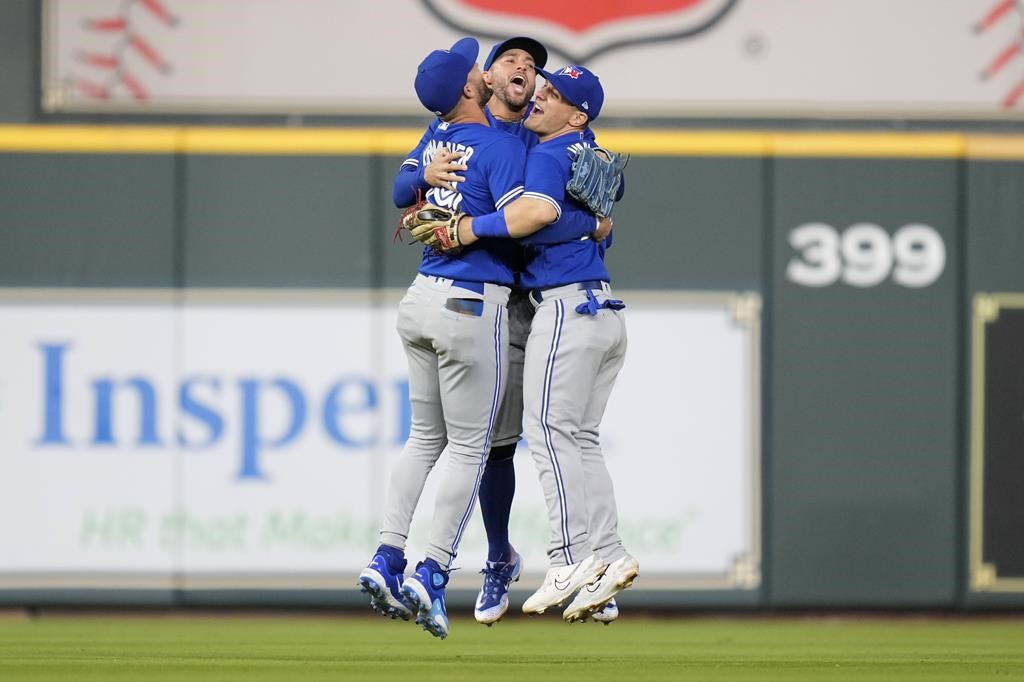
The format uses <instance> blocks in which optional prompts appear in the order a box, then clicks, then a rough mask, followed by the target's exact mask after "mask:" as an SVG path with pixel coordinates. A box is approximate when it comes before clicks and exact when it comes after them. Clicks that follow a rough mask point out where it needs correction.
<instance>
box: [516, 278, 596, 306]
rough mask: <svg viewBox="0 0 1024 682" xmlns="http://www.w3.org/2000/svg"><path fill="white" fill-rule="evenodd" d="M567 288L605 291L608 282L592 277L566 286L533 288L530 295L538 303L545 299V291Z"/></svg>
mask: <svg viewBox="0 0 1024 682" xmlns="http://www.w3.org/2000/svg"><path fill="white" fill-rule="evenodd" d="M566 288H575V289H576V290H578V291H587V290H588V289H591V290H594V291H604V290H605V289H607V288H608V282H604V281H602V280H599V279H591V280H587V281H586V282H575V283H573V284H566V285H565V286H558V287H548V288H547V289H533V290H531V291H530V296H532V297H533V300H535V301H537V303H540V302H541V301H543V300H544V292H545V291H554V290H555V289H566Z"/></svg>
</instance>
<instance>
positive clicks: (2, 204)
mask: <svg viewBox="0 0 1024 682" xmlns="http://www.w3.org/2000/svg"><path fill="white" fill-rule="evenodd" d="M173 221H174V159H173V158H172V157H170V156H156V155H149V154H144V155H143V154H124V155H121V154H103V155H89V154H76V155H70V154H0V286H61V287H167V286H174V284H175V277H174V271H175V266H174V259H175V248H174V240H173Z"/></svg>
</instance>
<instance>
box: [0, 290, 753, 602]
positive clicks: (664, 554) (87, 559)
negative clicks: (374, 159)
mask: <svg viewBox="0 0 1024 682" xmlns="http://www.w3.org/2000/svg"><path fill="white" fill-rule="evenodd" d="M55 295H57V294H55ZM247 296H248V300H252V301H255V295H248V294H247ZM236 298H237V297H236ZM193 299H194V300H193ZM626 299H627V303H628V306H629V307H628V308H627V315H628V324H629V333H630V350H629V355H628V358H627V362H626V366H625V368H624V369H623V371H622V373H621V375H620V379H619V382H618V384H617V387H616V389H615V392H614V393H613V395H612V399H611V403H610V405H609V407H608V414H607V418H606V421H605V424H604V425H603V428H602V438H603V442H604V445H605V455H606V458H607V462H608V467H609V469H610V470H611V473H612V476H613V478H614V480H615V484H616V492H617V500H618V506H619V512H620V525H621V528H620V530H621V532H622V535H623V537H624V539H625V541H626V543H627V546H628V547H629V549H630V551H631V552H632V553H633V554H635V555H636V556H637V557H639V558H640V561H641V565H642V566H643V569H644V572H645V573H644V575H645V577H647V578H648V579H647V580H645V581H644V585H643V586H646V587H651V588H654V587H721V588H728V587H738V588H745V587H752V586H755V585H756V584H757V583H758V580H759V570H760V569H759V563H760V541H759V534H760V532H759V526H760V520H759V505H760V503H759V496H758V491H759V488H760V484H759V454H758V442H759V434H758V427H757V418H758V407H757V395H758V388H757V384H756V382H757V375H758V371H759V370H758V367H757V355H756V349H757V345H758V343H759V329H758V322H757V320H758V317H757V304H756V303H757V299H756V298H753V297H741V296H726V295H721V296H718V297H717V298H715V297H712V298H711V299H708V298H707V297H703V298H693V297H690V298H687V297H674V298H672V299H671V300H668V301H666V302H662V303H659V302H657V301H655V300H651V299H647V300H646V302H645V299H644V298H643V297H642V296H641V297H639V300H637V301H631V300H630V297H629V296H627V297H626ZM343 300H344V299H343V298H342V302H338V300H335V301H334V302H332V303H330V304H303V303H302V302H301V301H302V297H301V296H297V297H296V302H295V303H294V304H282V303H271V304H266V305H261V304H259V303H256V302H252V303H247V302H244V301H243V302H238V301H237V300H235V301H233V302H231V303H227V302H224V301H219V302H218V301H217V300H216V297H213V298H211V297H210V296H199V297H196V296H192V295H191V294H190V295H189V297H188V298H187V299H186V302H185V303H184V304H182V305H171V304H157V303H150V304H141V303H139V304H132V305H126V304H120V303H110V302H104V301H103V300H102V298H97V297H92V298H91V300H90V301H88V302H81V301H79V302H76V303H75V304H74V305H71V304H66V303H59V302H56V303H46V302H41V301H39V300H38V299H37V300H36V301H35V302H24V301H23V302H18V303H12V302H10V301H9V300H8V302H6V303H5V302H0V330H3V333H2V334H0V470H2V471H3V476H0V518H3V519H4V522H3V523H2V524H0V547H3V548H4V550H3V552H0V587H3V586H10V587H13V586H19V585H22V586H24V585H33V586H46V585H51V586H52V585H66V586H81V585H82V584H83V583H82V582H81V580H80V577H81V576H83V575H85V576H91V579H93V580H95V579H97V578H103V577H104V576H107V577H108V578H109V580H107V582H106V584H109V585H113V586H122V585H123V580H124V579H125V576H129V577H131V576H134V578H133V580H136V582H135V583H133V584H137V579H138V578H139V576H145V577H146V578H147V579H148V580H149V582H148V583H147V584H148V585H149V586H160V585H167V584H170V581H172V580H175V581H177V582H175V584H176V585H184V586H185V587H190V586H192V587H210V586H221V587H233V586H252V585H264V586H278V587H280V586H282V585H285V586H291V587H302V586H306V587H308V586H315V585H324V584H329V585H332V586H333V585H341V586H344V585H348V584H349V583H351V580H344V579H343V578H346V577H347V578H352V577H354V576H355V575H356V574H358V572H359V570H360V569H361V567H362V566H363V565H364V564H365V563H366V561H367V560H368V559H369V557H370V555H371V554H372V551H373V549H374V547H375V546H376V544H377V530H378V525H379V523H380V519H381V517H382V513H383V507H384V504H385V502H384V500H385V494H386V486H387V480H388V473H389V471H390V469H391V467H392V466H394V465H395V462H396V458H397V456H398V454H399V453H400V451H401V447H402V445H403V443H404V441H405V439H406V437H407V435H408V424H409V404H408V378H407V371H406V365H405V357H404V353H403V351H402V347H401V344H400V342H399V340H398V336H397V333H396V332H395V331H394V325H395V306H390V305H389V306H385V307H381V306H375V305H372V304H369V303H360V302H356V301H353V302H350V303H345V302H343ZM526 449H527V448H526V446H525V445H521V447H520V453H519V455H518V456H517V458H516V467H517V478H518V486H517V495H516V502H515V507H514V510H513V519H512V523H511V537H512V541H513V543H514V544H515V545H516V547H517V548H518V549H519V550H520V552H521V553H523V555H524V556H525V557H526V561H527V564H526V565H527V570H528V573H530V574H541V573H543V571H544V570H546V555H545V545H546V542H547V538H548V537H549V531H548V529H547V520H546V513H545V511H544V510H545V507H544V503H543V499H542V496H541V493H540V487H539V484H538V483H537V479H536V474H535V472H534V469H533V464H532V461H531V459H530V457H529V454H528V453H527V452H526ZM433 490H434V489H433V487H432V484H430V483H428V486H427V489H426V491H425V493H424V497H423V499H422V501H421V504H420V509H419V511H418V514H417V519H416V523H415V525H414V528H413V532H412V534H411V537H410V541H409V554H410V556H411V557H415V556H417V555H418V554H420V553H422V552H423V551H424V549H425V544H426V535H427V528H428V525H429V520H430V514H431V508H432V504H433ZM485 555H486V541H485V538H484V533H483V528H482V523H480V521H479V519H478V518H476V517H475V518H474V521H473V525H472V527H471V528H470V530H469V531H468V532H467V534H466V536H465V539H464V541H463V544H462V547H461V550H460V555H459V559H458V561H457V565H460V566H462V567H463V568H466V569H470V570H466V571H460V572H458V573H456V574H455V577H456V582H455V583H454V584H455V586H470V585H473V584H475V581H476V576H475V570H476V567H477V565H478V564H482V561H483V559H484V557H485ZM119 576H120V577H119ZM282 577H283V578H282ZM327 577H329V579H327V580H326V582H325V578H327ZM282 579H283V580H284V583H282V582H281V580H282ZM119 580H121V581H122V582H119ZM463 583H465V585H463ZM638 586H641V584H640V583H639V582H638Z"/></svg>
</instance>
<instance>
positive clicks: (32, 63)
mask: <svg viewBox="0 0 1024 682" xmlns="http://www.w3.org/2000/svg"><path fill="white" fill-rule="evenodd" d="M39 4H40V2H38V1H36V0H3V2H0V123H28V122H29V121H31V120H32V119H33V118H34V117H35V112H36V100H35V98H36V97H37V96H38V95H37V93H36V82H37V78H38V76H37V75H36V74H37V72H38V71H39V57H38V56H37V54H36V51H37V48H36V36H35V32H36V30H37V28H36V13H37V12H38V11H39V10H38V5H39Z"/></svg>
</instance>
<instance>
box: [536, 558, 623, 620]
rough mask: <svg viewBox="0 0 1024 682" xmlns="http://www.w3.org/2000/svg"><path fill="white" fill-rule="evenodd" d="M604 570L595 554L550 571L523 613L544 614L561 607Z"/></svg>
mask: <svg viewBox="0 0 1024 682" xmlns="http://www.w3.org/2000/svg"><path fill="white" fill-rule="evenodd" d="M603 569H604V566H603V565H602V564H599V563H598V562H597V559H596V558H595V557H594V555H593V554H591V555H590V556H588V557H587V558H586V559H584V560H583V561H580V562H578V563H575V564H569V565H568V566H555V567H554V568H550V569H548V574H547V575H546V576H545V577H544V582H543V583H541V586H540V588H539V589H538V590H537V591H536V592H534V593H533V594H531V595H530V597H529V599H527V600H526V603H524V604H523V613H525V614H528V615H533V614H538V613H544V612H545V611H546V610H548V609H549V608H551V607H552V606H560V605H561V604H562V602H564V601H565V600H566V599H568V598H569V597H571V596H572V595H573V594H575V593H576V591H577V590H579V589H580V588H581V587H583V586H584V585H585V584H586V583H588V582H591V581H593V580H595V579H596V578H597V577H598V576H600V575H601V571H602V570H603ZM606 601H607V600H606Z"/></svg>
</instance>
